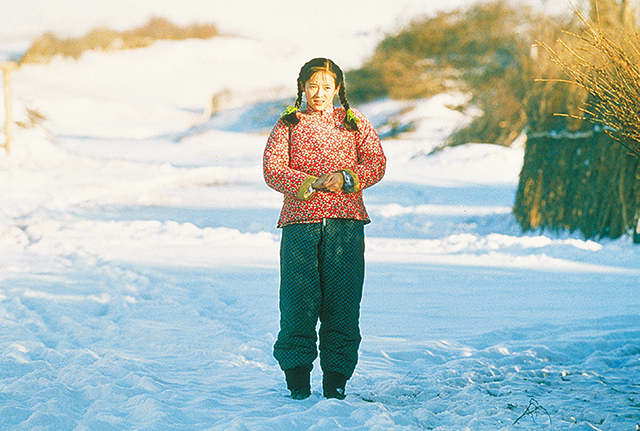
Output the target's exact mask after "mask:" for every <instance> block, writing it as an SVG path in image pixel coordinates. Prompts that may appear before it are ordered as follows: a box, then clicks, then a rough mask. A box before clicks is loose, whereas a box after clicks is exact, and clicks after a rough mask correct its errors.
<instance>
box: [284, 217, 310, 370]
mask: <svg viewBox="0 0 640 431" xmlns="http://www.w3.org/2000/svg"><path fill="white" fill-rule="evenodd" d="M320 240H321V226H320V224H319V223H313V224H307V223H305V224H292V225H288V226H285V227H284V228H283V229H282V240H281V244H280V332H279V333H278V340H277V341H276V343H275V345H274V348H273V355H274V357H275V358H276V360H277V361H278V363H279V364H280V368H281V369H282V370H290V369H293V368H296V367H301V366H302V367H308V368H309V369H311V367H312V366H313V361H314V360H315V359H316V357H317V356H318V352H317V347H316V341H317V336H316V325H317V322H318V315H319V310H320V305H321V300H322V299H321V295H322V293H321V288H320V273H319V267H318V247H319V244H320Z"/></svg>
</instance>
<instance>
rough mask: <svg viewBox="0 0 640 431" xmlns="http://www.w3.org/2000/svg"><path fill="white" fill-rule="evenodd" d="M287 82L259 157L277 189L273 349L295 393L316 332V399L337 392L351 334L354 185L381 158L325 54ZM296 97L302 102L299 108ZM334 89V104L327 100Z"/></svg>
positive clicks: (356, 285) (356, 249)
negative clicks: (289, 92)
mask: <svg viewBox="0 0 640 431" xmlns="http://www.w3.org/2000/svg"><path fill="white" fill-rule="evenodd" d="M297 86H298V97H297V99H296V103H295V106H290V107H289V108H287V110H286V111H285V112H284V113H283V114H282V117H281V118H280V119H279V120H278V122H277V123H276V125H275V126H274V128H273V130H272V132H271V135H270V136H269V139H268V141H267V145H266V148H265V150H264V156H263V171H264V178H265V181H266V183H267V185H268V186H269V187H271V188H273V189H275V190H277V191H278V192H280V193H282V194H284V203H283V207H282V211H281V213H280V219H279V221H278V227H281V228H282V241H281V245H280V332H279V333H278V340H277V341H276V343H275V345H274V356H275V358H276V360H277V361H278V363H279V365H280V367H281V368H282V370H283V371H284V373H285V378H286V381H287V387H288V389H289V390H290V391H291V396H292V397H293V398H294V399H305V398H307V397H309V396H310V395H311V385H310V373H311V369H312V368H313V362H314V360H315V359H316V357H317V356H318V352H317V347H316V340H317V338H318V335H319V339H320V344H319V348H320V367H321V368H322V371H323V379H322V387H323V393H324V396H325V397H327V398H338V399H344V397H345V386H346V382H347V380H348V379H349V378H350V377H351V375H352V374H353V371H354V369H355V367H356V362H357V360H358V346H359V345H360V340H361V336H360V329H359V323H358V321H359V316H360V300H361V298H362V286H363V282H364V225H365V224H366V223H369V217H368V215H367V212H366V210H365V207H364V204H363V200H362V189H364V188H367V187H369V186H372V185H373V184H375V183H377V182H378V181H380V179H382V177H383V175H384V171H385V166H386V158H385V156H384V153H383V151H382V146H381V145H380V139H379V138H378V135H377V133H376V131H375V130H374V129H373V127H372V126H371V123H369V121H368V120H367V119H366V118H365V116H364V115H362V113H360V112H359V111H356V110H354V109H352V108H351V107H350V106H349V103H348V102H347V96H346V92H345V84H344V74H343V73H342V70H340V68H339V67H338V66H337V65H336V64H335V63H334V62H333V61H331V60H329V59H326V58H316V59H313V60H311V61H309V62H308V63H306V64H305V65H304V66H303V67H302V69H301V70H300V74H299V75H298V85H297ZM303 94H304V95H305V98H306V101H307V106H306V109H302V110H301V109H300V105H301V104H302V95H303ZM336 95H337V96H338V97H339V98H340V102H341V103H342V108H338V109H335V108H334V106H333V99H334V97H335V96H336ZM318 319H320V330H319V332H318V333H316V325H317V323H318Z"/></svg>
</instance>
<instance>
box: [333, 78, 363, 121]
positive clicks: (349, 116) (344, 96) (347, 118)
mask: <svg viewBox="0 0 640 431" xmlns="http://www.w3.org/2000/svg"><path fill="white" fill-rule="evenodd" d="M338 96H339V97H340V103H342V106H344V109H345V110H346V111H347V115H346V116H345V117H344V127H345V128H346V129H347V130H352V131H355V132H357V131H358V123H359V122H360V120H359V119H358V118H357V117H356V116H355V115H353V111H352V110H351V106H350V105H349V101H348V100H347V90H346V89H345V85H344V80H343V81H342V84H341V85H340V91H339V92H338Z"/></svg>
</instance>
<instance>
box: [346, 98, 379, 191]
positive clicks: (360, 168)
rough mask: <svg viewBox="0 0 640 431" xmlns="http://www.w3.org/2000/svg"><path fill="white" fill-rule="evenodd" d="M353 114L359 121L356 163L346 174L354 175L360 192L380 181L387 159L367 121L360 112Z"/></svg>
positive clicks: (376, 135)
mask: <svg viewBox="0 0 640 431" xmlns="http://www.w3.org/2000/svg"><path fill="white" fill-rule="evenodd" d="M354 112H355V115H356V116H357V117H358V119H359V120H360V123H359V124H358V129H359V131H358V132H357V133H358V136H357V142H356V150H357V153H358V163H357V165H356V166H354V167H353V168H352V169H351V170H348V172H349V173H350V174H353V175H355V178H354V181H355V182H356V184H357V190H362V189H366V188H367V187H371V186H372V185H374V184H375V183H377V182H378V181H380V180H381V179H382V177H383V176H384V173H385V170H386V167H387V158H386V157H385V155H384V151H383V150H382V144H381V143H380V138H379V137H378V134H377V133H376V131H375V129H374V128H373V126H372V125H371V123H370V122H369V120H368V119H367V118H366V117H365V116H364V115H362V114H361V113H360V112H358V111H355V110H354ZM357 190H356V191H357Z"/></svg>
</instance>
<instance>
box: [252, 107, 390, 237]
mask: <svg viewBox="0 0 640 431" xmlns="http://www.w3.org/2000/svg"><path fill="white" fill-rule="evenodd" d="M353 112H354V114H355V115H356V117H357V118H358V119H359V120H360V122H359V124H358V128H359V130H358V131H350V130H347V129H346V128H345V127H344V126H343V121H344V118H345V115H346V112H345V109H344V108H333V107H330V108H329V109H327V110H326V111H324V112H319V111H314V110H312V109H310V108H307V109H306V110H303V111H300V112H298V114H297V115H298V119H299V120H300V122H299V123H298V124H296V125H295V126H293V127H291V126H288V125H287V124H285V123H284V122H283V121H282V120H278V122H277V123H276V125H275V126H274V128H273V130H272V131H271V134H270V135H269V139H268V141H267V145H266V148H265V150H264V155H263V173H264V179H265V182H266V183H267V185H268V186H269V187H271V188H273V189H274V190H277V191H278V192H280V193H282V194H283V195H284V203H283V206H282V211H281V213H280V219H279V220H278V227H282V226H285V225H287V224H292V223H315V222H320V221H321V220H322V219H323V218H346V219H355V220H363V221H365V222H366V223H368V222H369V221H370V220H369V216H368V215H367V211H366V209H365V206H364V202H363V199H362V189H365V188H367V187H370V186H372V185H374V184H375V183H377V182H378V181H380V180H381V179H382V177H383V176H384V172H385V168H386V157H385V155H384V152H383V150H382V145H381V144H380V138H379V137H378V134H377V133H376V131H375V129H374V128H373V126H372V125H371V123H370V122H369V120H367V118H366V117H365V116H364V115H363V114H362V113H361V112H359V111H357V110H355V109H353ZM341 170H345V171H347V172H348V173H349V174H350V175H351V176H352V177H353V179H354V182H355V184H356V187H355V191H354V192H353V193H347V192H346V191H339V192H322V191H317V192H315V193H313V194H310V195H309V194H308V193H306V191H307V190H308V189H309V187H310V185H311V183H313V181H315V180H316V179H317V178H318V177H320V176H321V175H323V174H325V173H331V172H337V171H341Z"/></svg>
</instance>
